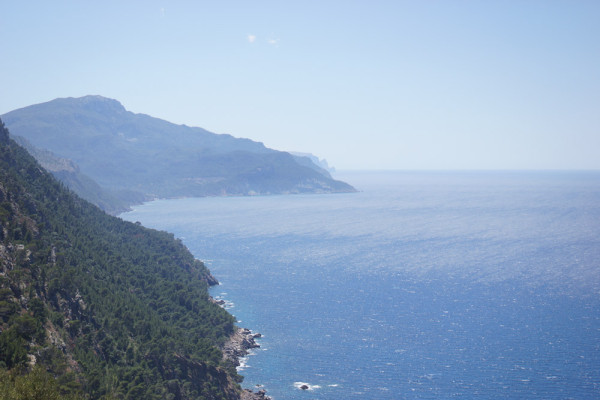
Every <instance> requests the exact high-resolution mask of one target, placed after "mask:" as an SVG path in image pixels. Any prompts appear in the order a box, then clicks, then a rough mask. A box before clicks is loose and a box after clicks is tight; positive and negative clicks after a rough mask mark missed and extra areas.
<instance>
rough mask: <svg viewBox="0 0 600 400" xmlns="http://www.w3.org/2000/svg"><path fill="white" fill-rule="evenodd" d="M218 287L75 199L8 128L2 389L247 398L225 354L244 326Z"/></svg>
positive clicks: (147, 234) (1, 230)
mask: <svg viewBox="0 0 600 400" xmlns="http://www.w3.org/2000/svg"><path fill="white" fill-rule="evenodd" d="M210 283H214V278H212V277H211V275H210V273H209V271H208V270H207V269H206V268H205V266H204V265H203V264H202V263H201V262H200V261H198V260H195V259H194V258H193V256H192V255H191V254H190V253H189V252H188V251H187V249H186V248H185V247H184V246H183V245H182V244H181V242H180V241H178V240H176V239H174V237H173V236H172V235H171V234H168V233H165V232H158V231H155V230H150V229H146V228H144V227H142V226H140V225H139V224H133V223H128V222H124V221H122V220H120V219H118V218H115V217H111V216H109V215H107V214H105V213H104V212H102V211H101V210H100V209H98V208H97V207H96V206H93V205H91V204H90V203H88V202H86V201H84V200H82V199H80V198H79V197H77V196H75V195H74V194H72V193H71V192H70V191H69V190H67V189H65V188H64V187H63V186H62V184H60V183H58V182H57V181H56V180H55V179H54V178H53V177H52V176H51V175H50V174H49V173H48V172H46V171H45V170H44V169H43V168H41V167H40V166H39V165H38V164H37V163H36V161H35V160H34V159H33V158H32V157H31V156H30V155H29V154H28V153H27V152H26V151H25V150H24V149H23V148H21V147H20V146H18V145H17V144H16V143H15V142H14V141H12V140H11V139H10V138H9V135H8V131H7V130H6V129H5V127H4V125H3V124H2V123H1V122H0V329H1V332H0V389H2V388H4V389H6V388H12V390H14V389H15V388H16V387H17V386H18V385H21V386H23V387H27V385H29V386H30V387H33V386H35V385H34V384H33V382H36V380H37V381H40V382H46V383H45V385H47V388H48V393H47V395H45V397H44V396H42V397H40V398H53V397H52V396H50V394H52V393H54V394H56V393H61V395H67V394H69V393H70V394H72V395H75V396H80V397H82V398H91V399H109V398H118V399H196V398H206V399H234V398H239V386H238V385H237V384H236V383H235V381H239V380H240V377H239V376H238V375H237V374H236V372H235V368H234V367H233V365H226V364H224V363H225V362H224V361H223V357H222V353H221V351H220V350H219V346H220V345H221V344H222V343H223V342H224V341H225V340H226V338H228V337H229V335H230V334H231V333H232V332H233V329H234V318H233V317H232V316H231V315H230V314H228V313H227V312H226V311H225V310H223V309H222V308H220V307H219V306H217V305H215V304H213V303H212V302H211V301H210V299H209V296H208V292H207V288H208V285H209V284H210ZM31 371H33V372H31ZM46 371H47V372H46ZM48 378H51V379H48ZM53 378H55V379H53ZM19 382H20V383H19ZM23 382H25V383H23ZM38 386H39V385H38ZM42 386H43V385H42ZM23 390H25V389H23ZM3 393H4V394H6V393H8V392H3ZM54 394H53V395H54ZM0 397H1V396H0ZM6 398H10V397H6ZM31 398H34V397H31Z"/></svg>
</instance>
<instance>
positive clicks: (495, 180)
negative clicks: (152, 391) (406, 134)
mask: <svg viewBox="0 0 600 400" xmlns="http://www.w3.org/2000/svg"><path fill="white" fill-rule="evenodd" d="M338 178H341V179H344V180H346V181H347V182H349V183H351V184H353V185H355V186H356V187H357V188H358V189H359V190H361V191H360V192H359V193H352V194H336V195H294V196H264V197H229V198H201V199H177V200H159V201H154V202H150V203H147V204H144V205H142V206H139V207H136V209H135V210H134V211H133V212H130V213H127V214H123V215H122V217H123V218H125V219H127V220H131V221H140V222H142V223H143V224H144V225H145V226H149V227H154V228H158V229H163V230H167V231H170V232H173V233H174V234H175V235H176V236H178V237H180V238H182V240H183V242H184V243H185V244H186V245H187V246H188V247H189V249H190V250H191V251H192V253H193V254H194V255H195V256H196V257H198V258H200V259H202V260H205V262H206V263H207V265H208V266H209V268H210V269H211V271H212V273H213V275H215V277H217V279H218V280H219V281H220V282H221V285H220V286H217V287H214V288H213V289H212V295H213V296H214V297H217V298H223V299H224V300H226V301H227V304H228V308H229V310H230V312H232V313H233V314H234V315H235V316H236V317H237V318H238V319H239V320H240V322H239V325H240V326H243V327H248V328H250V329H252V330H254V331H258V332H261V333H262V334H263V335H264V337H263V338H262V339H261V340H260V344H261V349H257V350H256V351H255V354H254V355H253V356H250V357H249V358H248V359H247V360H246V362H245V367H244V368H242V370H241V374H243V375H244V376H245V377H246V378H245V381H244V384H243V386H245V387H255V385H263V387H264V388H266V389H267V391H268V394H269V395H270V396H272V397H273V398H274V399H276V400H280V399H365V398H367V399H450V398H463V399H475V398H477V399H502V398H506V399H517V398H522V399H531V398H540V399H542V398H543V399H569V398H573V399H597V398H600V173H597V172H452V173H451V172H369V173H366V172H365V173H347V174H344V175H339V176H338ZM301 383H306V384H307V385H308V386H309V387H310V390H306V391H303V390H300V389H299V386H300V385H301Z"/></svg>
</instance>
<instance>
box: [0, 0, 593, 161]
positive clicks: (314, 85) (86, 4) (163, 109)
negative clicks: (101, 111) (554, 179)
mask: <svg viewBox="0 0 600 400" xmlns="http://www.w3.org/2000/svg"><path fill="white" fill-rule="evenodd" d="M598 21H600V1H597V0H591V1H583V0H582V1H580V0H565V1H552V0H544V1H536V0H518V1H517V0H515V1H510V0H503V1H493V0H486V1H477V0H472V1H459V0H457V1H451V0H446V1H441V0H419V1H417V0H415V1H402V0H396V1H393V0H390V1H381V0H379V1H378V0H374V1H366V0H365V1H353V0H339V1H338V0H331V1H328V0H321V1H313V0H303V1H260V0H255V1H228V0H223V1H214V0H211V1H151V0H150V1H102V2H92V1H82V0H78V1H61V0H56V1H51V2H49V1H37V2H36V1H2V2H1V3H0V51H1V54H2V62H1V63H0V88H1V89H0V114H4V113H6V112H8V111H11V110H14V109H17V108H21V107H25V106H28V105H31V104H36V103H41V102H46V101H49V100H52V99H54V98H57V97H80V96H84V95H88V94H96V95H102V96H105V97H109V98H113V99H116V100H119V101H120V102H121V103H122V104H123V105H124V106H125V108H127V109H128V110H130V111H133V112H136V113H144V114H149V115H152V116H154V117H158V118H162V119H165V120H168V121H171V122H174V123H177V124H186V125H189V126H199V127H202V128H205V129H207V130H209V131H212V132H215V133H229V134H232V135H234V136H236V137H245V138H250V139H253V140H256V141H260V142H263V143H264V144H265V145H266V146H268V147H271V148H275V149H278V150H285V151H299V152H309V153H313V154H315V155H317V156H318V157H320V158H325V159H327V161H328V162H329V164H330V165H333V166H334V167H336V168H337V169H338V170H347V169H403V170H423V169H425V170H440V169H441V170H446V169H449V170H455V169H478V170H482V169H483V170H486V169H600V23H599V22H598Z"/></svg>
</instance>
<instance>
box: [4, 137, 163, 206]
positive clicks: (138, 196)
mask: <svg viewBox="0 0 600 400" xmlns="http://www.w3.org/2000/svg"><path fill="white" fill-rule="evenodd" d="M13 139H14V140H15V142H17V143H18V144H20V145H21V146H23V147H24V148H25V149H26V150H27V151H28V152H29V154H31V155H32V156H33V157H34V158H35V159H36V160H37V161H38V162H39V163H40V165H41V166H42V167H44V168H45V169H46V170H47V171H49V172H50V173H52V175H54V177H55V178H56V179H58V180H60V181H62V182H63V183H64V184H65V185H66V186H67V187H69V188H70V189H71V190H73V191H74V192H75V193H77V194H78V195H79V196H80V197H82V198H83V199H85V200H87V201H89V202H91V203H94V204H96V205H97V206H98V207H100V208H101V209H103V210H104V211H106V212H107V213H109V214H113V215H116V214H120V213H122V212H125V211H127V210H129V205H131V204H132V203H142V202H144V201H146V200H151V198H150V197H148V196H144V195H143V194H142V193H139V192H134V191H132V190H120V191H111V190H109V189H104V188H102V187H101V186H100V185H98V183H96V181H94V180H93V179H92V178H90V177H89V176H87V175H85V174H83V173H82V172H81V171H80V169H79V166H78V165H76V164H75V163H74V162H73V161H72V160H69V159H66V158H62V157H59V156H57V155H56V154H54V153H52V152H51V151H49V150H40V149H38V148H37V147H34V146H33V145H32V144H31V143H30V142H29V141H28V140H27V139H25V138H24V137H21V136H15V137H14V138H13Z"/></svg>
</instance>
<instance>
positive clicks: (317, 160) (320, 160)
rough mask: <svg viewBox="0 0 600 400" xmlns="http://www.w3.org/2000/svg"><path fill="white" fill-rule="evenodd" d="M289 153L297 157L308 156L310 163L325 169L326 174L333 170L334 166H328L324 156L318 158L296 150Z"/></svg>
mask: <svg viewBox="0 0 600 400" xmlns="http://www.w3.org/2000/svg"><path fill="white" fill-rule="evenodd" d="M290 154H291V155H293V156H294V157H297V158H300V159H302V158H308V159H309V160H310V162H311V163H313V164H314V165H316V166H318V167H319V168H321V169H322V170H323V171H326V172H327V173H328V174H329V173H330V172H335V168H334V167H331V166H329V163H327V160H325V159H324V158H319V157H317V156H315V155H314V154H311V153H301V152H297V151H291V152H290Z"/></svg>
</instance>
